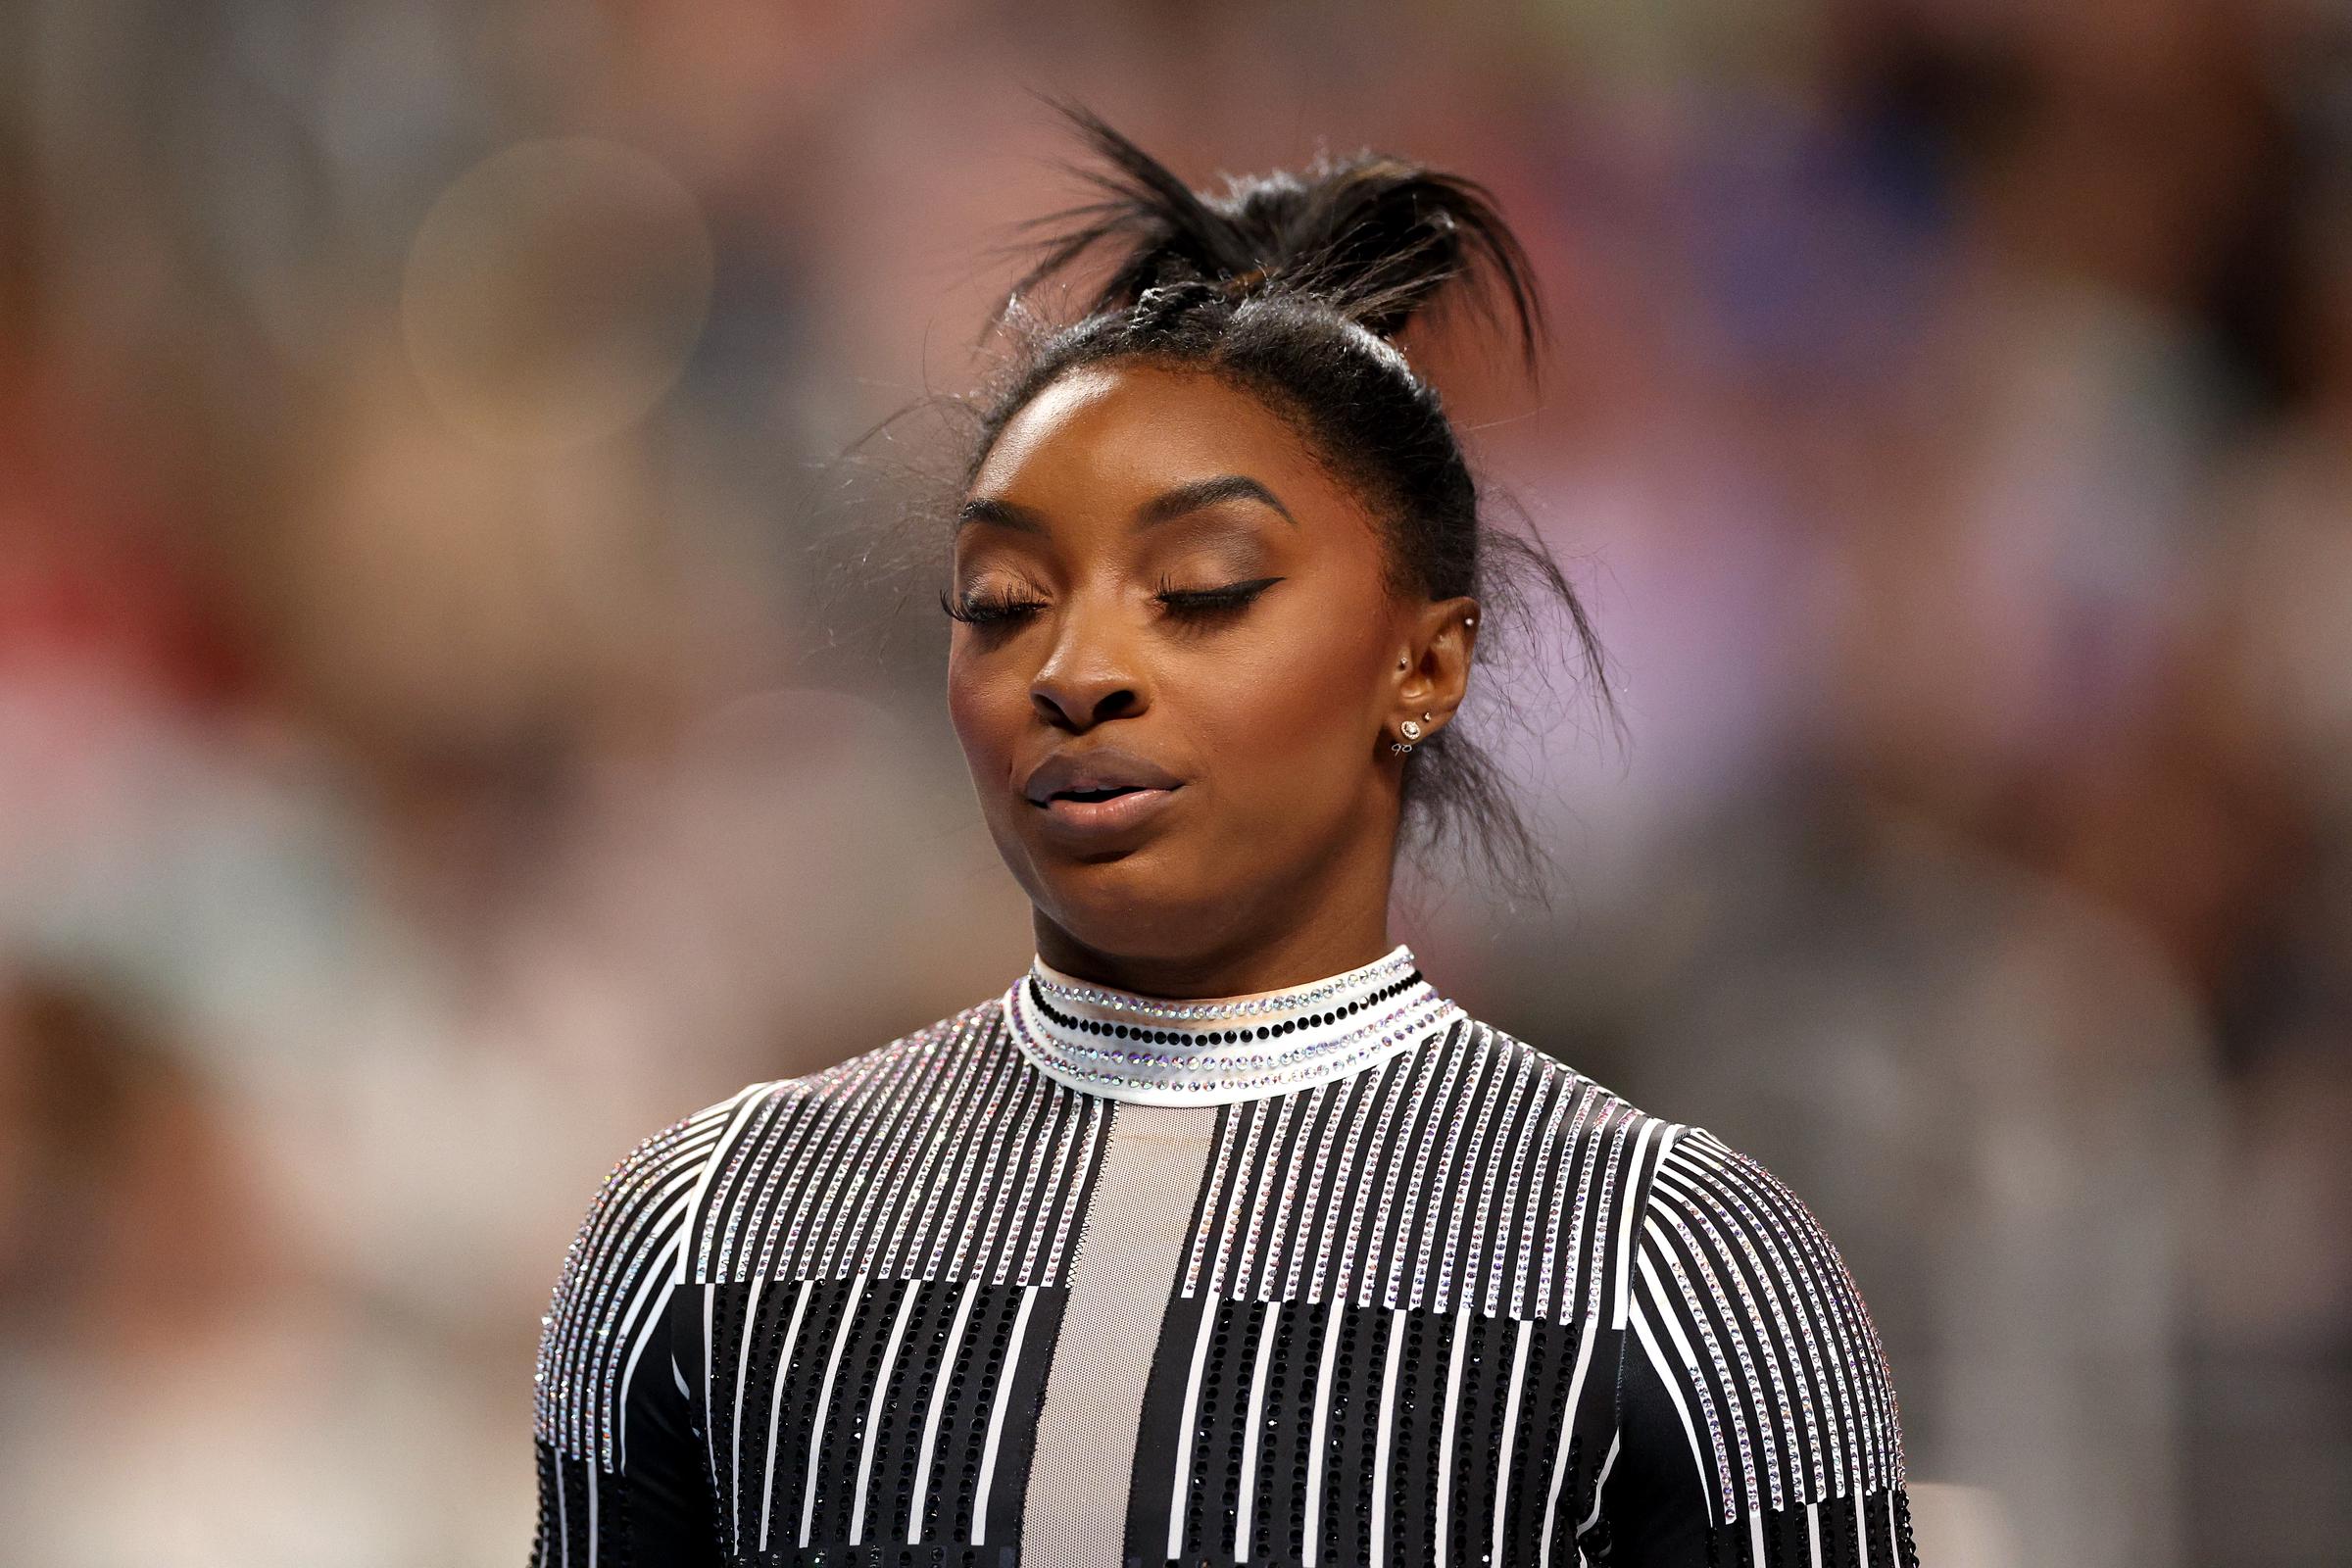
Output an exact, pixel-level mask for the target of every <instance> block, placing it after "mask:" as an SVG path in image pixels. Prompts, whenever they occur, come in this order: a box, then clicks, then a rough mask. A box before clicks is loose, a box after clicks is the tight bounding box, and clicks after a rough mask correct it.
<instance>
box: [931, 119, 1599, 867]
mask: <svg viewBox="0 0 2352 1568" xmlns="http://www.w3.org/2000/svg"><path fill="white" fill-rule="evenodd" d="M1049 101H1050V102H1053V105H1054V108H1055V109H1056V110H1057V111H1059V113H1061V114H1062V115H1064V116H1066V117H1067V118H1068V119H1069V120H1070V121H1072V122H1074V123H1075V124H1076V127H1077V129H1078V131H1079V133H1080V135H1081V136H1082V138H1083V139H1084V141H1085V142H1086V144H1087V145H1088V147H1089V148H1090V149H1091V150H1092V151H1093V152H1094V153H1095V154H1097V155H1098V156H1099V158H1100V159H1101V160H1102V163H1103V166H1104V167H1101V168H1084V167H1079V168H1073V169H1072V171H1071V172H1074V173H1076V174H1077V175H1078V176H1079V177H1080V178H1082V179H1084V180H1085V181H1086V182H1088V183H1089V184H1091V185H1092V186H1094V187H1095V189H1096V190H1097V191H1098V192H1099V193H1100V199H1099V200H1096V201H1094V202H1091V203H1089V204H1086V205H1083V206H1079V207H1074V208H1070V209H1067V210H1065V211H1062V212H1057V213H1052V214H1048V215H1046V216H1044V217H1041V218H1036V219H1031V220H1027V221H1023V222H1020V223H1017V224H1015V225H1014V226H1013V230H1012V232H1013V233H1015V234H1016V235H1021V236H1025V237H1023V238H1020V239H1016V240H1015V241H1014V242H1013V243H1012V244H1011V245H1010V246H1008V247H1006V249H1008V250H1011V251H1013V252H1016V253H1019V254H1024V255H1033V256H1034V261H1033V264H1032V265H1031V266H1030V267H1029V269H1028V270H1027V271H1026V272H1024V273H1023V274H1022V275H1021V277H1020V278H1019V280H1018V281H1017V282H1015V283H1014V284H1013V285H1012V287H1011V289H1010V291H1009V292H1008V293H1007V295H1006V296H1005V304H1004V306H1003V307H1002V308H1000V310H999V311H998V312H997V313H996V314H995V315H994V316H993V317H992V318H991V319H990V321H989V323H988V325H987V327H986V328H984V331H983V339H984V340H985V339H986V338H987V337H988V336H989V335H990V334H991V333H996V332H1004V333H1005V334H1006V335H1007V336H1008V337H1009V339H1010V343H1011V352H1010V353H1009V354H1008V355H1007V356H1006V358H1005V361H1004V362H1003V363H1002V364H1001V365H1000V367H999V368H998V371H997V373H996V375H995V376H994V377H993V378H992V379H991V380H990V381H989V382H988V383H987V384H986V385H984V386H983V387H982V388H981V389H980V390H979V391H978V393H977V394H976V395H975V396H974V397H972V398H971V399H968V400H965V401H966V406H967V408H969V409H971V410H972V411H973V412H976V414H977V417H978V426H977V430H976V432H974V433H973V435H972V437H971V439H970V441H969V445H968V447H967V448H966V454H965V458H964V461H963V465H962V470H961V474H960V477H959V479H958V481H957V485H956V489H957V493H958V495H959V496H960V495H961V494H962V493H963V492H965V491H968V489H969V487H970V484H971V481H972V479H973V478H974V477H975V476H976V475H977V473H978V471H979V468H980V466H981V465H982V464H983V462H985V460H986V458H987V456H988V453H989V451H990V449H991V448H992V447H993V446H994V444H995V442H996V440H997V437H998V435H999V434H1000V433H1001V432H1002V431H1003V429H1004V427H1005V423H1006V422H1007V421H1008V420H1009V419H1010V418H1011V417H1013V416H1014V415H1015V414H1017V413H1018V412H1019V411H1020V410H1021V408H1022V407H1024V406H1025V405H1026V404H1027V403H1028V402H1029V401H1030V400H1031V399H1033V398H1034V397H1036V396H1037V395H1038V394H1039V393H1040V392H1042V391H1043V390H1044V389H1045V388H1046V387H1048V386H1049V385H1051V384H1052V383H1053V382H1054V380H1055V379H1057V378H1058V377H1060V376H1061V375H1063V374H1066V373H1067V372H1069V371H1070V370H1072V369H1074V368H1078V367H1080V366H1089V365H1098V364H1102V363H1103V362H1106V361H1111V360H1120V361H1142V362H1146V363H1150V364H1155V365H1163V366H1168V367H1171V368H1188V369H1198V370H1201V371H1204V372H1206V373H1209V374H1212V375H1215V376H1217V377H1219V378H1221V379H1222V380H1224V381H1226V382H1228V383H1229V384H1231V385H1234V386H1236V387H1238V388H1240V389H1242V390H1244V391H1247V392H1249V393H1250V394H1252V395H1254V396H1255V397H1257V398H1258V399H1260V400H1261V401H1262V402H1263V403H1264V404H1265V405H1266V406H1267V407H1268V408H1269V409H1271V410H1272V411H1273V412H1274V413H1276V414H1277V415H1278V416H1279V417H1283V418H1284V419H1286V420H1287V421H1288V422H1290V423H1291V425H1292V426H1293V427H1294V428H1295V429H1297V430H1298V431H1299V433H1300V435H1301V436H1302V437H1303V438H1304V440H1305V442H1306V444H1307V446H1308V447H1309V448H1310V449H1311V450H1312V451H1313V452H1314V453H1315V454H1316V456H1317V458H1318V459H1319V460H1320V461H1321V462H1322V463H1323V465H1324V466H1326V468H1327V469H1328V470H1329V471H1330V472H1332V473H1333V474H1334V476H1335V477H1337V478H1338V479H1339V480H1340V481H1341V482H1342V483H1344V484H1346V485H1348V487H1349V488H1350V489H1351V490H1352V491H1353V492H1354V493H1355V494H1356V495H1357V496H1359V497H1360V498H1361V499H1362V501H1363V502H1364V504H1365V505H1366V508H1367V510H1368V511H1370V512H1371V513H1372V515H1374V516H1375V517H1376V518H1377V519H1378V520H1379V523H1380V525H1381V527H1382V529H1383V531H1384V534H1385V536H1386V539H1387V542H1388V546H1389V579H1390V583H1391V586H1392V589H1393V591H1395V592H1396V593H1397V594H1398V595H1400V596H1418V597H1420V598H1423V599H1433V600H1434V599H1446V598H1451V597H1454V596H1456V595H1462V594H1468V595H1474V596H1476V597H1477V599H1478V600H1479V603H1480V625H1479V633H1480V635H1479V643H1478V646H1479V648H1480V656H1479V658H1480V662H1481V664H1487V663H1490V662H1491V654H1490V652H1489V651H1490V650H1494V649H1497V648H1498V647H1499V646H1500V644H1499V643H1498V641H1497V634H1498V633H1499V632H1501V631H1502V626H1501V625H1500V624H1498V623H1499V622H1525V621H1528V620H1532V618H1533V612H1534V611H1535V610H1536V609H1537V608H1538V606H1539V604H1540V603H1543V602H1551V603H1554V604H1557V605H1558V606H1559V607H1561V608H1563V609H1565V611H1566V612H1567V615H1568V620H1569V622H1570V624H1571V625H1572V626H1573V628H1574V632H1575V636H1576V639H1577V641H1578V643H1579V645H1580V646H1581V648H1582V650H1583V653H1584V657H1585V662H1586V665H1587V668H1588V669H1589V670H1590V671H1591V672H1592V674H1593V676H1594V677H1595V679H1596V680H1597V682H1598V684H1599V686H1600V695H1601V700H1602V703H1603V705H1604V707H1605V708H1606V709H1607V711H1608V712H1609V715H1610V717H1611V718H1612V719H1617V718H1618V714H1617V711H1616V705H1615V700H1614V698H1613V696H1612V695H1611V694H1610V692H1609V690H1608V680H1607V673H1606V666H1605V662H1604V659H1603V656H1602V651H1601V648H1600V644H1599V640H1598V638H1597V636H1596V635H1595V633H1594V632H1593V625H1592V622H1591V620H1590V618H1589V617H1588V616H1587V614H1586V613H1585V609H1584V606H1583V604H1582V603H1581V602H1580V601H1579V600H1578V598H1577V595H1576V593H1575V591H1574V590H1573V589H1572V588H1571V587H1570V586H1569V584H1568V581H1567V579H1566V577H1565V576H1563V575H1562V573H1561V571H1560V568H1559V566H1558V564H1556V563H1555V562H1554V561H1553V560H1552V558H1551V556H1550V554H1549V553H1548V552H1547V551H1546V550H1545V549H1544V546H1543V545H1542V543H1541V542H1540V541H1539V540H1538V539H1536V538H1534V537H1533V536H1532V534H1531V535H1526V536H1522V535H1520V534H1516V533H1512V532H1508V531H1506V530H1504V529H1502V528H1500V527H1499V526H1496V525H1495V524H1494V523H1493V522H1492V521H1490V520H1488V519H1487V518H1486V516H1485V515H1484V513H1485V511H1486V510H1487V508H1485V507H1483V506H1482V501H1481V495H1480V487H1479V485H1478V484H1477V482H1476V481H1475V480H1474V479H1473V478H1472V475H1471V472H1470V468H1469V466H1468V464H1467V462H1466V461H1465V459H1464V455H1463V451H1462V447H1461V443H1460V441H1459V439H1458V438H1457V436H1456V434H1455V432H1454V429H1453V425H1452V422H1451V421H1450V420H1449V419H1448V418H1447V417H1446V411H1445V407H1444V404H1443V401H1442V400H1441V398H1440V397H1439V394H1438V391H1437V389H1436V388H1435V387H1434V386H1432V385H1430V384H1429V383H1428V382H1427V381H1426V380H1424V379H1422V378H1421V377H1420V376H1419V375H1417V374H1416V373H1414V371H1413V370H1412V368H1410V366H1409V364H1408V363H1407V361H1406V360H1405V358H1404V355H1403V353H1402V352H1401V351H1400V350H1399V349H1398V348H1397V345H1396V343H1395V341H1394V340H1395V338H1396V337H1397V334H1398V333H1399V332H1400V331H1401V330H1402V329H1403V328H1404V326H1405V324H1406V323H1407V322H1408V321H1410V320H1412V319H1414V318H1415V317H1416V316H1419V315H1421V314H1422V313H1423V311H1424V309H1425V308H1426V307H1428V306H1429V305H1430V304H1431V303H1432V302H1433V301H1434V300H1438V299H1441V298H1448V297H1452V296H1453V295H1456V294H1458V293H1459V292H1461V291H1460V290H1459V289H1457V288H1455V287H1454V285H1455V284H1456V282H1457V280H1460V279H1463V278H1466V277H1470V276H1472V275H1473V274H1481V273H1483V274H1486V275H1487V277H1488V279H1489V280H1490V281H1493V282H1496V283H1499V284H1500V292H1501V294H1502V296H1503V298H1504V300H1505V302H1506V303H1507V305H1508V309H1509V317H1510V320H1511V321H1512V322H1514V323H1515V325H1516V328H1517V338H1518V347H1519V350H1520V355H1521V358H1522V360H1523V362H1524V364H1525V367H1526V368H1527V370H1528V372H1529V375H1530V378H1531V380H1532V379H1535V378H1537V376H1538V373H1539V371H1538V355H1537V351H1538V344H1539V341H1540V339H1541V338H1542V336H1543V332H1544V328H1543V312H1542V306H1541V303H1540V301H1539V299H1538V296H1537V293H1536V288H1535V283H1534V277H1533V271H1532V269H1531V268H1530V266H1529V263H1528V260H1527V256H1526V253H1525V252H1524V251H1523V250H1522V248H1521V246H1520V244H1519V241H1518V239H1517V237H1516V236H1514V235H1513V234H1512V232H1511V230H1510V228H1509V226H1508V225H1507V224H1506V223H1505V222H1504V221H1503V220H1502V218H1501V217H1500V215H1499V214H1498V213H1497V212H1496V211H1495V205H1494V202H1493V200H1492V198H1491V197H1490V196H1489V194H1488V193H1487V191H1486V190H1485V188H1484V187H1482V186H1480V185H1478V184H1477V183H1475V182H1473V181H1471V180H1468V179H1465V178H1462V177H1460V176H1458V175H1455V174H1449V173H1446V172H1440V171H1436V170H1432V169H1429V168H1427V167H1425V166H1423V165H1420V164H1416V163H1412V162H1409V161H1407V160H1404V159H1401V158H1396V157H1391V156H1388V155H1384V154H1379V153H1374V152H1370V151H1365V152H1360V153H1357V154H1355V155H1354V156H1352V157H1348V158H1346V159H1342V160H1338V161H1334V160H1332V159H1331V158H1330V157H1328V156H1327V155H1318V156H1317V158H1316V159H1315V161H1314V162H1313V163H1312V164H1310V165H1309V166H1308V167H1307V168H1306V169H1304V170H1303V171H1300V172H1288V171H1283V172H1272V173H1266V174H1259V175H1251V176H1248V177H1242V178H1236V177H1233V176H1227V183H1226V189H1225V191H1224V192H1223V193H1221V194H1216V195H1209V194H1203V193H1200V192H1196V191H1194V190H1192V189H1191V188H1190V187H1188V186H1187V185H1186V184H1185V183H1184V182H1183V181H1182V180H1180V179H1178V178H1177V177H1176V176H1175V175H1174V174H1173V173H1171V172H1169V171H1168V170H1167V169H1166V168H1165V167H1163V166H1162V165H1161V164H1160V163H1159V162H1157V161H1156V160H1155V159H1153V158H1152V157H1151V155H1149V154H1148V153H1146V152H1144V151H1143V150H1142V149H1141V148H1139V147H1137V146H1136V145H1135V144H1134V143H1133V142H1131V141H1129V140H1128V139H1127V138H1126V137H1124V136H1122V135H1121V134H1119V132H1117V131H1116V130H1114V129H1112V128H1111V127H1110V126H1109V125H1108V124H1106V123H1104V122H1103V120H1102V119H1101V118H1100V117H1098V116H1097V115H1095V114H1094V113H1092V112H1091V111H1089V110H1087V109H1085V108H1083V107H1081V106H1079V105H1076V104H1073V103H1069V102H1066V101H1058V100H1049ZM1041 236H1042V237H1041ZM1099 247H1103V248H1109V249H1110V250H1112V251H1113V252H1114V253H1115V262H1114V265H1113V267H1112V270H1111V271H1110V274H1109V276H1108V277H1107V278H1106V279H1104V280H1103V282H1102V283H1101V284H1100V285H1099V286H1098V287H1097V288H1096V289H1095V290H1094V292H1093V293H1092V295H1091V297H1088V298H1087V299H1085V301H1084V309H1083V312H1082V314H1081V315H1080V316H1079V318H1078V319H1076V320H1074V321H1069V322H1067V323H1066V324H1059V325H1056V324H1054V323H1053V322H1052V321H1050V320H1048V319H1046V318H1045V317H1044V316H1043V315H1041V314H1040V313H1039V312H1038V311H1037V310H1036V309H1035V308H1034V306H1033V305H1032V303H1031V296H1032V293H1033V291H1035V290H1037V289H1038V287H1039V285H1041V284H1042V283H1044V282H1046V281H1047V280H1048V279H1050V278H1053V277H1054V275H1055V274H1057V273H1060V272H1062V271H1063V270H1065V269H1069V268H1071V267H1072V266H1073V265H1074V264H1076V263H1078V262H1079V261H1080V260H1081V258H1083V257H1085V256H1086V255H1087V254H1088V253H1089V252H1091V251H1095V250H1097V249H1098V248H1099ZM1470 297H1471V298H1472V299H1473V300H1474V301H1475V302H1476V303H1477V304H1478V305H1479V306H1480V308H1481V309H1482V311H1484V312H1485V313H1486V314H1487V315H1488V316H1489V318H1490V319H1493V315H1494V313H1493V312H1492V309H1491V295H1490V294H1486V293H1476V292H1474V293H1472V294H1471V296H1470ZM1403 804H1404V809H1405V815H1406V827H1407V830H1408V836H1412V837H1415V838H1417V840H1418V841H1419V842H1420V843H1421V844H1423V845H1435V844H1436V843H1437V842H1439V841H1440V840H1442V839H1444V838H1445V837H1446V836H1447V834H1448V832H1450V833H1451V834H1453V835H1454V836H1457V837H1458V838H1459V839H1460V840H1461V842H1462V843H1463V844H1464V845H1465V846H1469V845H1473V844H1474V845H1476V846H1477V847H1478V848H1479V849H1480V850H1481V851H1482V852H1483V854H1484V857H1485V858H1486V861H1487V863H1488V865H1489V867H1490V869H1492V870H1493V871H1494V872H1495V874H1496V876H1497V877H1498V878H1499V879H1500V880H1501V881H1502V882H1503V883H1504V884H1505V885H1507V886H1509V887H1511V888H1513V889H1515V890H1517V891H1522V892H1527V893H1530V894H1533V895H1534V896H1536V897H1539V898H1540V897H1542V896H1543V893H1544V887H1543V880H1542V877H1541V874H1540V873H1541V868H1542V864H1543V862H1544V859H1545V857H1544V855H1543V853H1542V851H1541V849H1540V847H1539V845H1538V843H1537V841H1536V839H1535V836H1534V835H1533V834H1532V833H1531V832H1530V831H1529V829H1528V827H1527V824H1526V821H1525V819H1524V818H1523V817H1522V816H1521V814H1520V812H1519V811H1518V809H1517V808H1516V807H1515V806H1514V805H1513V804H1512V802H1511V800H1510V799H1509V796H1508V794H1507V793H1506V791H1505V790H1504V788H1503V787H1502V781H1501V779H1500V778H1499V776H1498V773H1497V770H1496V768H1495V764H1494V762H1493V760H1492V759H1491V758H1490V756H1489V754H1488V753H1487V752H1486V751H1485V750H1484V749H1482V748H1481V747H1480V746H1479V744H1478V743H1477V741H1476V740H1475V739H1474V738H1473V737H1472V736H1471V735H1469V734H1466V733H1464V732H1463V729H1462V725H1461V723H1460V715H1458V714H1457V715H1456V719H1455V722H1453V723H1449V724H1447V725H1446V726H1444V727H1443V728H1441V729H1440V730H1439V731H1438V732H1437V733H1436V734H1435V735H1433V736H1431V737H1430V738H1428V739H1426V740H1424V741H1422V742H1421V743H1420V744H1419V745H1418V746H1416V747H1415V749H1414V751H1413V752H1412V754H1411V755H1410V756H1409V757H1408V758H1407V759H1406V760H1405V770H1404V778H1403Z"/></svg>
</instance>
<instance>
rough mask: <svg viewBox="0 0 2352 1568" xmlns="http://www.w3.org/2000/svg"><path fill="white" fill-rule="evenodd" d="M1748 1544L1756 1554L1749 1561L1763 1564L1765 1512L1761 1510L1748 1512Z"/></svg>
mask: <svg viewBox="0 0 2352 1568" xmlns="http://www.w3.org/2000/svg"><path fill="white" fill-rule="evenodd" d="M1747 1544H1748V1547H1749V1549H1750V1550H1751V1551H1752V1552H1753V1553H1754V1555H1753V1556H1752V1557H1751V1558H1750V1559H1749V1560H1750V1561H1753V1562H1762V1561H1763V1560H1764V1510H1763V1509H1761V1508H1750V1509H1748V1510H1747Z"/></svg>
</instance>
